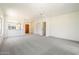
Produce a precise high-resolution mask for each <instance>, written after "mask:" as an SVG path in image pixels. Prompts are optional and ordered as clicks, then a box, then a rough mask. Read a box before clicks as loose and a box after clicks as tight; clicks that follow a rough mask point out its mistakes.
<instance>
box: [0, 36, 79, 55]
mask: <svg viewBox="0 0 79 59" xmlns="http://www.w3.org/2000/svg"><path fill="white" fill-rule="evenodd" d="M76 54H79V43H78V42H74V41H70V40H65V39H59V38H55V37H43V36H39V35H23V36H16V37H8V38H6V39H5V40H2V42H1V44H0V55H76Z"/></svg>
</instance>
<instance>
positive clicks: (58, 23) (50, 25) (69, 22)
mask: <svg viewBox="0 0 79 59" xmlns="http://www.w3.org/2000/svg"><path fill="white" fill-rule="evenodd" d="M47 36H55V37H59V38H65V39H70V40H77V41H79V12H73V13H69V14H64V15H60V16H56V17H51V18H48V20H47Z"/></svg>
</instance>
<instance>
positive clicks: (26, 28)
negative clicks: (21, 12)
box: [25, 24, 29, 34]
mask: <svg viewBox="0 0 79 59" xmlns="http://www.w3.org/2000/svg"><path fill="white" fill-rule="evenodd" d="M25 33H27V34H29V24H25Z"/></svg>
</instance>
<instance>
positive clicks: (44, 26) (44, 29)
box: [43, 22, 46, 36]
mask: <svg viewBox="0 0 79 59" xmlns="http://www.w3.org/2000/svg"><path fill="white" fill-rule="evenodd" d="M43 36H46V22H43Z"/></svg>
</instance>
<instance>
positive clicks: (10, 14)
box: [6, 9, 18, 17]
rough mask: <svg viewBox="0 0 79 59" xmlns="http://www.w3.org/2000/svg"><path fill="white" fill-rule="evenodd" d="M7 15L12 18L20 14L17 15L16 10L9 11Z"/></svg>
mask: <svg viewBox="0 0 79 59" xmlns="http://www.w3.org/2000/svg"><path fill="white" fill-rule="evenodd" d="M6 15H7V16H10V17H17V16H18V13H17V11H16V10H12V9H9V10H7V11H6Z"/></svg>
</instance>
